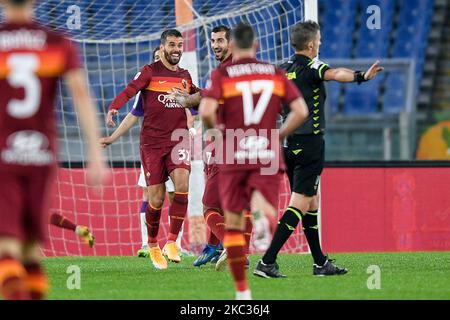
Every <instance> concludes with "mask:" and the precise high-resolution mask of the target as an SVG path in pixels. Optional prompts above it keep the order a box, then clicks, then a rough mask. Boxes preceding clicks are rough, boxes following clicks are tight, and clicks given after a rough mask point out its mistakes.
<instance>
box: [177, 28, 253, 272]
mask: <svg viewBox="0 0 450 320" xmlns="http://www.w3.org/2000/svg"><path fill="white" fill-rule="evenodd" d="M229 43H230V28H229V27H227V26H224V25H219V26H216V27H214V28H213V29H212V32H211V49H212V50H213V52H214V57H215V58H216V60H217V61H220V65H221V66H226V65H227V64H229V63H231V61H232V54H231V50H230V47H229ZM173 97H174V98H175V99H177V100H179V102H180V103H182V104H183V105H185V106H188V107H189V106H196V105H198V104H199V103H200V99H201V94H200V92H199V93H195V94H193V95H190V96H186V95H183V94H182V93H179V92H174V93H173ZM210 149H211V150H209V152H211V154H210V156H208V157H207V163H206V164H205V173H206V185H205V192H204V194H203V207H204V217H205V221H206V224H207V225H208V227H209V228H210V234H209V239H208V244H207V245H206V246H205V248H204V249H203V252H202V254H201V255H200V256H199V257H198V258H197V259H196V260H195V261H194V266H197V267H198V266H201V265H203V264H206V263H207V262H209V261H211V262H212V261H214V260H213V259H214V258H218V259H217V261H216V262H217V263H216V270H222V269H223V267H224V266H225V265H226V257H227V256H226V250H224V251H223V252H222V253H221V255H220V257H218V255H219V254H220V251H221V250H222V249H223V247H222V245H221V242H222V241H223V237H224V235H225V222H224V217H223V211H222V209H221V204H220V197H219V188H218V183H219V182H218V171H219V170H218V166H217V165H215V164H214V163H213V162H212V159H214V156H215V154H214V149H213V148H210ZM245 218H246V227H245V233H244V235H245V240H246V246H245V251H246V253H247V254H248V252H249V247H250V237H251V232H252V220H251V214H250V213H246V214H245ZM248 262H249V261H248V259H247V260H246V265H247V266H248Z"/></svg>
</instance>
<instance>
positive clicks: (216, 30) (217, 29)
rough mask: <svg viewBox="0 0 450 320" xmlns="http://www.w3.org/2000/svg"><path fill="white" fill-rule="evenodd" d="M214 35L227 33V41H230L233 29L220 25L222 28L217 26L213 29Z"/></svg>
mask: <svg viewBox="0 0 450 320" xmlns="http://www.w3.org/2000/svg"><path fill="white" fill-rule="evenodd" d="M212 32H213V33H216V32H225V39H227V40H228V41H230V34H231V29H230V28H229V27H227V26H225V25H223V24H222V25H220V26H216V27H214V28H213V29H212Z"/></svg>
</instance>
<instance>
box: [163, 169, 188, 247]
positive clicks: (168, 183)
mask: <svg viewBox="0 0 450 320" xmlns="http://www.w3.org/2000/svg"><path fill="white" fill-rule="evenodd" d="M166 192H167V195H168V198H169V207H170V206H172V203H173V197H174V195H175V185H174V184H173V181H172V179H171V178H170V176H169V179H168V180H167V181H166ZM169 225H170V217H169ZM183 226H184V224H183ZM183 226H181V230H180V232H179V233H178V237H177V240H176V241H175V242H176V244H177V247H178V251H179V253H180V255H183V254H182V253H183V251H184V250H183V248H182V247H181V240H182V238H183V229H184V228H183Z"/></svg>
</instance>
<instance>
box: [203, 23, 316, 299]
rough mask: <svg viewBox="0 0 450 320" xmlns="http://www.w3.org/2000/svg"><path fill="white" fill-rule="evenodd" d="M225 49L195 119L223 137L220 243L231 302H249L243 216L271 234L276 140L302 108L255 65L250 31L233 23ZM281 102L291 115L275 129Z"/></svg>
mask: <svg viewBox="0 0 450 320" xmlns="http://www.w3.org/2000/svg"><path fill="white" fill-rule="evenodd" d="M230 45H231V48H232V52H233V61H232V63H230V64H228V65H226V66H219V68H217V69H216V70H214V71H213V73H212V74H211V82H210V85H209V87H208V88H207V89H206V90H205V92H202V96H203V99H202V101H201V104H200V115H201V117H202V118H203V119H204V121H205V123H206V124H207V126H209V127H212V126H214V125H216V123H217V127H218V128H219V129H220V130H221V132H222V134H223V139H222V143H220V145H216V159H215V161H216V164H218V165H219V182H220V183H219V194H220V197H221V203H222V209H223V210H224V211H225V229H226V233H225V237H224V241H223V244H224V247H225V248H226V249H227V254H228V264H229V267H230V270H231V272H232V274H233V278H234V281H235V285H236V299H251V293H250V289H249V287H248V284H247V279H246V275H245V260H246V259H245V249H244V247H245V242H246V241H245V237H244V228H245V217H244V212H245V211H246V210H249V209H250V210H251V212H252V213H254V215H255V217H256V215H265V216H266V217H267V219H268V220H269V221H270V222H271V225H272V229H274V225H275V224H276V221H277V220H276V219H277V210H278V195H279V188H280V182H281V174H282V173H281V172H282V170H283V168H284V162H283V159H282V156H281V151H280V139H283V138H284V137H285V136H286V135H287V134H289V133H291V132H292V131H293V130H294V129H295V128H297V126H298V125H300V124H301V123H302V122H303V121H304V120H305V119H306V117H307V115H308V108H307V106H306V103H305V101H304V100H303V98H302V96H301V94H300V92H299V91H298V89H297V88H296V87H295V86H294V85H293V84H292V82H291V81H289V80H288V79H287V78H286V77H285V75H284V72H283V71H282V70H281V69H278V68H276V67H275V66H273V65H271V64H267V63H264V62H260V61H258V60H256V58H255V56H256V48H257V41H256V39H255V34H254V32H253V29H252V28H251V26H249V25H246V24H239V25H238V26H237V27H236V28H235V29H233V31H232V41H231V44H230ZM220 100H223V104H220V106H219V101H220ZM282 103H285V104H287V105H289V106H290V108H291V110H292V111H291V113H290V114H289V116H288V119H287V120H286V122H285V123H284V125H283V126H282V127H281V129H280V130H277V118H278V115H279V114H280V113H281V109H282ZM217 110H218V114H217ZM217 119H218V120H217ZM255 222H256V220H255Z"/></svg>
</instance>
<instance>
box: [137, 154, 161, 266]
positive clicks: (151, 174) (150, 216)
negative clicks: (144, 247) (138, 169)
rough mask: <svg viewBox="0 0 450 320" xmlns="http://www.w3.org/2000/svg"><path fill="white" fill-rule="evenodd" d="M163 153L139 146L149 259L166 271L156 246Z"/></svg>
mask: <svg viewBox="0 0 450 320" xmlns="http://www.w3.org/2000/svg"><path fill="white" fill-rule="evenodd" d="M163 155H164V154H163V152H162V150H160V149H145V148H143V147H142V146H141V160H142V165H143V167H144V173H145V179H146V184H147V186H148V188H147V191H148V205H147V209H146V211H145V224H146V226H147V234H148V246H149V252H150V259H151V261H152V263H153V266H154V267H155V268H157V269H166V268H167V261H166V259H165V258H164V257H163V255H162V252H161V249H160V247H159V244H158V231H159V223H160V219H161V210H162V207H163V204H164V198H165V194H166V188H165V185H164V182H165V181H166V180H167V171H166V169H165V166H164V160H163Z"/></svg>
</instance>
